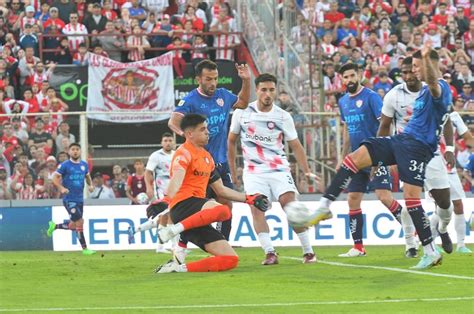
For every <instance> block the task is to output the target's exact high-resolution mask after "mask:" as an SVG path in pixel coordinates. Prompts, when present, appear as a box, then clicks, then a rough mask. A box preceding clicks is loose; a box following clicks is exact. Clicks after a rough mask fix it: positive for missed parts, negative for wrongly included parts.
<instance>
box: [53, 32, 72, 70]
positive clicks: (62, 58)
mask: <svg viewBox="0 0 474 314" xmlns="http://www.w3.org/2000/svg"><path fill="white" fill-rule="evenodd" d="M54 61H55V62H56V63H57V64H65V65H69V64H72V55H71V50H70V49H69V40H68V39H67V38H66V37H62V38H61V40H60V41H59V47H58V48H56V52H55V55H54Z"/></svg>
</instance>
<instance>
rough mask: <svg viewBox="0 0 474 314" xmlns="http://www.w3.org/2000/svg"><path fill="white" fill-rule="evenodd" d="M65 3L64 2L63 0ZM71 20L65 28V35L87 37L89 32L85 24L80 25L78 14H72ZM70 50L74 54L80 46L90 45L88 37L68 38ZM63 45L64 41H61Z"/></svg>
mask: <svg viewBox="0 0 474 314" xmlns="http://www.w3.org/2000/svg"><path fill="white" fill-rule="evenodd" d="M61 1H64V0H61ZM69 19H70V20H71V22H70V23H69V24H66V26H64V28H63V33H64V34H66V35H87V34H88V31H87V28H86V27H85V26H84V24H81V23H79V21H78V19H79V16H78V15H77V13H71V14H70V17H69ZM67 38H68V41H69V48H70V49H71V51H72V52H76V51H77V50H78V49H79V45H80V44H83V43H84V44H85V45H86V47H87V46H88V45H89V39H88V38H87V37H86V36H68V37H67ZM61 43H62V40H61Z"/></svg>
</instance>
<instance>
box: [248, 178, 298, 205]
mask: <svg viewBox="0 0 474 314" xmlns="http://www.w3.org/2000/svg"><path fill="white" fill-rule="evenodd" d="M242 181H243V183H244V189H245V193H247V194H255V193H260V194H263V195H266V196H268V198H269V199H270V200H271V201H278V198H279V197H280V195H282V194H284V193H286V192H295V194H298V190H297V189H296V186H295V183H294V181H293V177H292V176H291V173H290V172H269V173H250V174H249V173H246V172H244V174H243V176H242Z"/></svg>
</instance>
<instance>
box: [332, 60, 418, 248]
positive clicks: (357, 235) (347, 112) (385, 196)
mask: <svg viewBox="0 0 474 314" xmlns="http://www.w3.org/2000/svg"><path fill="white" fill-rule="evenodd" d="M357 71H358V66H357V64H354V63H348V64H345V65H344V66H342V67H341V69H340V70H339V73H340V74H341V77H342V82H343V84H344V85H346V86H347V93H346V94H345V95H344V96H343V97H342V98H341V99H340V100H339V108H340V109H339V110H340V113H341V121H342V122H343V123H344V131H343V132H344V133H343V152H342V154H343V156H347V154H348V153H349V151H355V150H356V149H357V148H358V147H359V146H360V144H361V143H362V142H363V140H365V139H367V138H369V137H374V136H375V135H376V134H377V129H378V126H379V119H380V112H381V109H382V98H381V97H380V96H379V95H378V94H377V93H376V92H374V91H372V90H371V89H369V88H367V87H364V86H362V85H361V84H360V81H359V75H358V73H357ZM370 176H371V168H370V167H367V168H365V169H361V170H360V171H359V172H358V173H356V174H354V176H352V180H351V182H350V183H349V185H348V187H347V191H348V192H349V194H348V204H349V226H350V231H351V235H352V239H353V241H354V247H352V248H351V249H350V250H349V251H348V252H347V253H343V254H340V255H339V257H359V256H365V255H366V252H365V248H364V244H363V241H362V233H363V232H362V230H363V224H364V220H363V216H362V209H361V202H362V197H363V196H364V193H365V192H367V189H368V187H371V188H373V189H375V194H376V195H377V197H378V199H379V200H380V201H381V202H382V204H383V205H384V206H385V207H387V209H389V210H390V212H391V213H392V215H393V216H394V217H395V219H396V220H397V221H398V222H399V223H402V221H401V211H402V206H401V205H400V204H399V203H398V202H397V201H396V200H395V199H394V198H393V196H392V193H391V191H390V190H391V188H392V186H391V184H390V176H389V170H388V168H387V167H385V166H380V167H379V168H378V169H377V171H375V173H374V178H373V180H372V181H371V180H370ZM410 236H411V237H410V238H408V239H407V242H408V244H407V252H406V255H407V256H408V257H415V256H416V255H417V252H416V241H415V240H414V236H413V234H411V235H410Z"/></svg>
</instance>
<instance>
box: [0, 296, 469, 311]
mask: <svg viewBox="0 0 474 314" xmlns="http://www.w3.org/2000/svg"><path fill="white" fill-rule="evenodd" d="M469 300H474V297H456V298H426V299H393V300H360V301H357V300H354V301H319V302H318V301H315V302H289V303H262V304H258V303H250V304H245V303H244V304H194V305H156V306H110V307H69V308H68V307H50V308H31V309H28V308H23V309H0V312H53V311H57V312H61V311H130V310H179V309H213V308H239V307H244V308H245V307H290V306H303V305H345V304H380V303H405V302H447V301H469Z"/></svg>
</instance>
